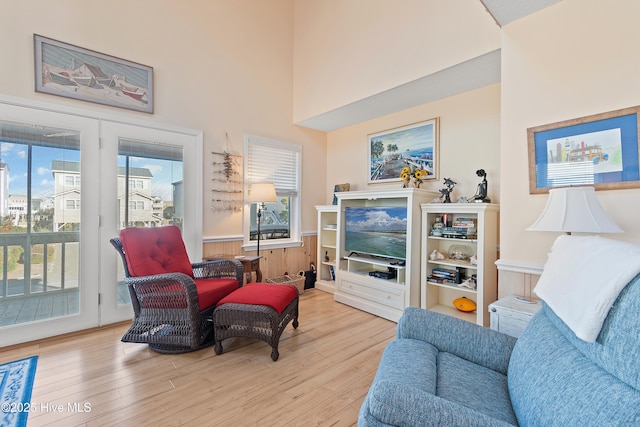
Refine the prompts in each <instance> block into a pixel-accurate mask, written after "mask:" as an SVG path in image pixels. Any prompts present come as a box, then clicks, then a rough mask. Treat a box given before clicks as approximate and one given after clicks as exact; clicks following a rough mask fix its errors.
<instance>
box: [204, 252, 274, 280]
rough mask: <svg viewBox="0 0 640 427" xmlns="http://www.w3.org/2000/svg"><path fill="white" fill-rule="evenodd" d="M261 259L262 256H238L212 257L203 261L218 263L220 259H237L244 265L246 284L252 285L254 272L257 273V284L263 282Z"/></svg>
mask: <svg viewBox="0 0 640 427" xmlns="http://www.w3.org/2000/svg"><path fill="white" fill-rule="evenodd" d="M260 258H262V256H236V255H212V256H207V257H204V258H203V261H216V260H220V259H235V260H238V261H240V262H241V263H242V266H243V267H244V277H245V280H246V283H251V279H252V274H251V273H253V272H255V273H256V282H262V271H260Z"/></svg>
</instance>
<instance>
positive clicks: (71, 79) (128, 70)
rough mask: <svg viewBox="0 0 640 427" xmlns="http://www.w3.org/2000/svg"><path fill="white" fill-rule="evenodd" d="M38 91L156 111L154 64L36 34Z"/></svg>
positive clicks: (114, 105) (35, 51)
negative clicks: (145, 63) (142, 63)
mask: <svg viewBox="0 0 640 427" xmlns="http://www.w3.org/2000/svg"><path fill="white" fill-rule="evenodd" d="M33 42H34V53H35V90H36V92H42V93H48V94H51V95H58V96H64V97H66V98H73V99H79V100H81V101H88V102H94V103H97V104H104V105H110V106H112V107H119V108H126V109H129V110H136V111H142V112H144V113H153V68H151V67H148V66H146V65H141V64H137V63H135V62H131V61H127V60H124V59H120V58H116V57H114V56H110V55H105V54H104V53H99V52H95V51H92V50H89V49H84V48H82V47H78V46H74V45H71V44H68V43H63V42H60V41H57V40H53V39H49V38H46V37H43V36H40V35H37V34H34V35H33Z"/></svg>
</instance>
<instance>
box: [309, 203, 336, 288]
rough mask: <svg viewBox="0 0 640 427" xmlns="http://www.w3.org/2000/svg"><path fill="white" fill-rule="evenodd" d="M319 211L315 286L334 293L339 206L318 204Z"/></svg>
mask: <svg viewBox="0 0 640 427" xmlns="http://www.w3.org/2000/svg"><path fill="white" fill-rule="evenodd" d="M316 210H317V213H318V246H317V247H318V249H317V257H318V259H317V265H318V270H317V277H316V283H315V287H316V288H317V289H320V290H322V291H325V292H329V293H334V291H335V288H336V285H335V283H336V280H335V277H336V276H335V271H336V241H337V232H338V226H337V224H338V206H336V205H319V206H316Z"/></svg>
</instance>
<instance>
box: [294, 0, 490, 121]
mask: <svg viewBox="0 0 640 427" xmlns="http://www.w3.org/2000/svg"><path fill="white" fill-rule="evenodd" d="M294 4H295V31H294V40H295V44H294V52H295V54H294V69H295V75H294V108H295V110H294V122H295V123H299V122H302V121H303V120H305V119H308V118H310V117H314V116H318V115H320V114H323V113H326V112H328V111H331V110H334V109H336V108H339V107H342V106H344V105H347V104H350V103H353V102H355V101H359V100H362V99H364V98H367V97H370V96H372V95H376V94H379V93H381V92H383V91H386V90H389V89H393V88H395V87H397V86H400V85H402V84H405V83H408V82H411V81H414V80H417V79H419V78H422V77H425V76H428V75H432V74H434V73H436V72H438V71H441V70H444V69H445V68H448V67H451V66H454V65H457V64H460V63H462V62H464V61H467V60H470V59H472V58H475V57H478V56H480V55H483V54H486V53H488V52H491V51H494V50H496V49H498V48H499V47H500V46H499V44H500V29H499V27H498V26H497V25H496V24H495V22H494V20H493V18H492V17H491V15H489V13H488V12H487V11H486V10H485V9H484V7H483V6H482V3H481V2H480V1H478V0H429V1H425V0H402V1H397V0H348V1H345V0H321V1H318V0H295V2H294Z"/></svg>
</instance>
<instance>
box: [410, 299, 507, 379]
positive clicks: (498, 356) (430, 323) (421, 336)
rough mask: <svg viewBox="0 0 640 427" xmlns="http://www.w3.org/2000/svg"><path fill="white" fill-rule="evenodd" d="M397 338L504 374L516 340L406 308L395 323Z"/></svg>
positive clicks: (441, 316)
mask: <svg viewBox="0 0 640 427" xmlns="http://www.w3.org/2000/svg"><path fill="white" fill-rule="evenodd" d="M397 336H398V338H410V339H416V340H421V341H425V342H428V343H429V344H431V345H433V346H435V347H436V348H437V349H438V350H439V351H446V352H448V353H452V354H455V355H456V356H458V357H461V358H463V359H465V360H468V361H470V362H473V363H476V364H478V365H481V366H484V367H487V368H489V369H492V370H494V371H497V372H500V373H502V374H505V375H506V374H507V369H508V367H509V359H510V358H511V351H512V350H513V346H514V345H515V343H516V339H515V338H514V337H511V336H509V335H505V334H502V333H500V332H497V331H494V330H491V329H487V328H484V327H482V326H480V325H476V324H474V323H470V322H467V321H465V320H461V319H458V318H455V317H451V316H446V315H444V314H440V313H436V312H433V311H429V310H423V309H421V308H416V307H407V308H406V309H405V311H404V312H403V314H402V317H401V318H400V320H399V322H398V330H397Z"/></svg>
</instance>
